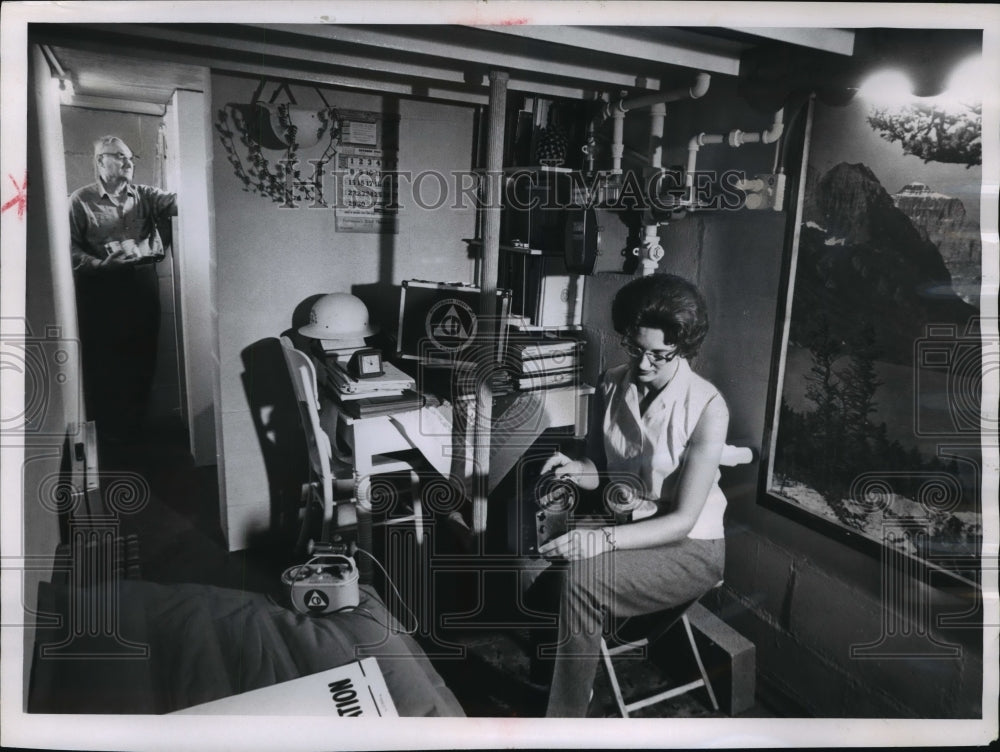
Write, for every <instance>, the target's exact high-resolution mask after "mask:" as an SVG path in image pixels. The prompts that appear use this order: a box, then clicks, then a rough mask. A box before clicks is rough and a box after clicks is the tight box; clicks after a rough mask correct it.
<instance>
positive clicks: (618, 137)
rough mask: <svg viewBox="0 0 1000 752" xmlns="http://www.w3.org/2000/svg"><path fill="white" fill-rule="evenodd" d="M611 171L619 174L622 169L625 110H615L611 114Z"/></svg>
mask: <svg viewBox="0 0 1000 752" xmlns="http://www.w3.org/2000/svg"><path fill="white" fill-rule="evenodd" d="M611 119H612V132H611V173H612V174H613V175H620V174H621V171H622V154H623V153H624V152H625V111H624V110H615V111H614V112H613V113H612V114H611Z"/></svg>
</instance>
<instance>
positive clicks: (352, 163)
mask: <svg viewBox="0 0 1000 752" xmlns="http://www.w3.org/2000/svg"><path fill="white" fill-rule="evenodd" d="M338 115H339V119H340V127H341V132H340V147H339V148H338V150H337V174H338V175H339V176H340V199H339V200H338V202H337V208H336V213H337V225H336V226H337V231H338V232H364V233H396V232H398V221H397V220H398V216H397V215H398V211H399V209H398V202H397V200H396V196H397V185H398V181H397V175H396V168H397V144H398V133H399V117H398V116H393V115H383V114H381V113H376V112H365V111H361V110H340V111H339V112H338Z"/></svg>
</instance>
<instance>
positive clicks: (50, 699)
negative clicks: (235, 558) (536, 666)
mask: <svg viewBox="0 0 1000 752" xmlns="http://www.w3.org/2000/svg"><path fill="white" fill-rule="evenodd" d="M118 585H119V595H118V603H119V608H117V609H114V612H115V613H117V615H118V616H117V618H114V617H112V619H110V620H107V621H108V623H107V624H101V625H100V629H98V630H97V631H98V632H100V634H97V635H94V636H83V637H76V638H74V639H71V640H67V635H69V634H70V626H69V625H71V624H72V623H73V621H74V614H71V613H70V603H71V599H70V598H68V597H67V596H68V593H69V591H68V590H67V588H66V586H63V585H58V584H52V583H43V584H42V585H41V587H40V591H39V603H40V606H41V609H42V611H43V613H45V612H48V613H50V614H53V613H57V614H60V615H62V616H63V617H64V618H62V619H61V622H62V624H61V625H60V626H58V627H48V628H42V627H40V628H39V630H38V637H37V640H36V646H35V661H34V665H33V671H32V677H31V683H30V689H29V701H28V711H29V712H34V713H111V714H127V713H144V714H158V713H170V712H174V711H177V710H181V709H183V708H187V707H190V706H193V705H197V704H200V703H204V702H209V701H212V700H217V699H221V698H224V697H230V696H232V695H235V694H238V693H241V692H246V691H249V690H253V689H260V688H263V687H268V686H271V685H275V684H280V683H281V682H286V681H290V680H293V679H297V678H300V677H303V676H308V675H310V674H314V673H317V672H320V671H325V670H327V669H330V668H334V667H336V666H340V665H343V664H345V663H350V662H352V661H355V660H358V659H360V658H363V657H366V656H369V655H372V656H375V657H376V659H377V661H378V664H379V668H380V669H381V671H382V674H383V676H384V678H385V682H386V685H387V686H388V689H389V693H390V695H391V697H392V699H393V702H394V703H395V705H396V710H397V711H398V713H399V715H400V716H411V717H412V716H462V715H464V713H463V711H462V708H461V706H460V705H459V703H458V701H457V700H456V699H455V696H454V695H453V694H452V692H451V690H449V689H448V687H447V686H446V685H445V683H444V681H443V680H442V678H441V677H440V675H439V674H438V673H437V671H436V670H435V669H434V667H433V666H432V665H431V663H430V661H429V660H428V658H427V656H426V655H425V654H424V652H423V650H422V649H421V647H420V645H419V644H418V643H417V642H416V641H415V640H414V639H413V638H412V637H410V636H409V635H407V634H405V633H403V632H402V630H401V628H400V625H399V623H398V622H397V621H396V620H395V619H393V617H392V616H391V615H390V614H389V613H388V611H387V609H386V607H385V604H384V603H383V602H382V600H381V599H380V598H379V596H378V594H377V593H376V592H375V591H374V589H372V588H371V587H369V586H362V588H361V602H360V604H359V609H358V610H357V611H355V612H346V613H338V614H331V615H329V616H305V615H301V614H298V613H296V612H295V611H293V610H292V609H290V608H288V607H286V606H285V605H282V604H281V603H279V602H277V601H276V600H275V599H273V598H272V597H270V596H268V595H265V594H263V593H255V592H246V591H242V590H235V589H228V588H221V587H215V586H211V585H202V584H157V583H152V582H145V581H141V580H127V579H126V580H121V581H119V583H118ZM72 602H73V603H75V604H78V603H80V602H83V601H80V600H79V599H72ZM74 609H75V616H76V617H77V618H76V621H77V623H79V618H78V617H79V616H80V615H81V613H83V612H81V611H80V610H79V608H78V607H74ZM115 621H117V624H115ZM92 631H93V630H92ZM60 643H62V644H60Z"/></svg>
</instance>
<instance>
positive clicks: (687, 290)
mask: <svg viewBox="0 0 1000 752" xmlns="http://www.w3.org/2000/svg"><path fill="white" fill-rule="evenodd" d="M611 321H612V323H613V324H614V327H615V331H616V332H618V333H619V334H621V335H623V336H625V337H631V336H634V335H635V333H636V331H637V330H638V329H639V327H646V328H648V329H660V330H662V331H663V341H664V342H666V343H668V344H673V345H677V353H678V354H679V355H680V356H681V357H682V358H693V357H694V356H695V355H697V354H698V349H699V348H700V347H701V343H702V342H703V341H704V339H705V335H706V334H708V309H707V307H706V305H705V298H703V297H702V295H701V293H700V292H699V291H698V288H697V287H695V286H694V285H693V284H691V283H690V282H688V281H687V280H686V279H684V278H683V277H678V276H676V275H674V274H651V275H650V276H648V277H639V278H637V279H633V280H632V281H631V282H629V283H628V284H627V285H625V286H624V287H623V288H621V289H620V290H619V291H618V292H617V293H616V294H615V299H614V302H612V303H611Z"/></svg>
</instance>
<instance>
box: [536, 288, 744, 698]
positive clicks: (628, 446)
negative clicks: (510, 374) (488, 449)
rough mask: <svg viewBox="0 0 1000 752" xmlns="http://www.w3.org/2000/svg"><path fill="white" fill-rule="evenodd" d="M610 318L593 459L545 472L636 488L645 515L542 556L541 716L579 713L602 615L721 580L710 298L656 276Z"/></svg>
mask: <svg viewBox="0 0 1000 752" xmlns="http://www.w3.org/2000/svg"><path fill="white" fill-rule="evenodd" d="M611 312H612V321H613V323H614V327H615V330H616V331H617V332H618V333H619V334H621V335H622V336H623V340H622V345H623V347H624V348H625V351H626V352H627V353H628V355H629V359H630V362H629V363H626V364H625V365H622V366H618V367H616V368H611V369H609V370H608V371H607V372H606V373H605V375H604V379H603V383H602V385H601V387H600V389H599V390H598V395H597V396H598V398H599V400H598V404H597V405H596V406H595V408H596V409H595V412H594V415H595V421H594V426H593V428H592V429H591V432H590V433H591V436H590V441H589V442H588V447H589V449H588V454H589V455H590V456H589V457H584V458H581V459H575V460H574V459H570V458H569V457H567V456H566V455H565V454H563V453H561V452H557V453H556V454H555V455H553V456H552V457H550V458H549V459H548V461H547V462H546V463H545V465H544V467H543V468H542V473H543V475H544V474H545V473H547V472H550V471H551V472H553V474H554V476H555V478H557V479H559V480H561V481H564V482H569V483H573V484H576V485H577V486H579V487H580V488H582V489H585V490H594V489H597V488H598V486H599V485H600V481H601V480H606V481H607V482H608V484H610V485H609V486H605V489H606V490H605V493H608V490H607V489H609V488H613V487H614V486H615V485H618V486H619V490H620V488H622V487H631V488H634V489H636V491H637V493H638V494H639V495H641V496H642V497H643V498H642V501H643V503H644V504H645V505H646V507H647V508H648V510H649V511H648V512H647V513H646V514H647V516H643V515H642V514H641V513H639V512H638V511H637V512H636V513H634V514H633V518H632V519H633V520H636V518H640V517H641V519H638V520H637V521H632V522H629V523H627V524H620V525H604V526H602V527H590V528H587V527H582V526H581V527H577V528H575V529H572V530H570V531H569V532H568V533H566V534H565V535H562V536H560V537H558V538H555V539H553V540H551V541H549V542H548V543H546V544H545V545H543V546H542V547H541V548H540V549H539V551H540V553H541V554H542V555H543V556H544V557H545V558H546V559H549V560H550V561H552V562H553V564H555V562H560V563H559V564H555V565H554V566H553V565H550V566H548V568H547V569H546V570H545V571H544V572H543V573H542V574H543V575H544V576H543V577H539V578H538V579H536V580H535V582H534V583H533V584H532V585H531V588H530V590H529V593H528V603H531V604H534V603H538V602H539V593H541V594H542V597H543V598H544V593H547V592H551V591H550V590H548V588H546V586H545V584H544V583H545V581H546V580H549V586H551V585H552V584H553V582H552V579H553V578H555V585H556V587H557V592H558V594H559V595H558V599H559V601H558V603H559V618H558V637H557V639H556V642H555V645H554V646H553V645H551V644H550V645H549V646H548V650H546V646H545V645H541V646H539V647H540V650H541V652H540V655H541V656H542V658H543V659H544V657H545V656H546V653H548V655H549V656H552V655H553V654H554V662H552V661H550V663H549V665H550V666H551V668H552V678H551V686H550V690H549V700H548V708H547V713H546V714H547V715H548V716H556V717H567V716H568V717H574V716H585V715H586V712H587V707H588V705H589V700H590V696H591V688H592V686H593V683H594V675H595V673H596V670H597V661H598V657H599V644H600V637H601V629H602V624H603V621H604V617H605V613H609V614H612V615H615V616H635V615H638V614H646V613H652V612H655V611H659V610H661V609H665V608H669V607H671V606H676V605H679V604H682V603H685V602H688V601H691V600H694V599H697V598H699V597H701V596H702V595H703V594H705V593H706V592H708V591H709V590H710V589H711V588H712V587H713V586H714V585H715V584H716V583H718V582H719V580H721V579H722V574H723V564H724V558H725V543H724V540H723V526H722V515H723V512H724V511H725V507H726V499H725V496H724V495H723V493H722V491H721V490H720V488H719V486H718V478H719V459H720V456H721V454H722V450H723V446H724V444H725V440H726V432H727V429H728V426H729V411H728V409H727V407H726V403H725V401H724V399H723V398H722V395H720V394H719V392H718V390H717V389H716V388H715V387H714V386H712V385H711V384H710V383H709V382H708V381H706V380H705V379H703V378H701V377H700V376H698V375H697V374H695V373H694V372H693V371H692V370H691V366H690V365H689V359H691V358H692V357H693V356H694V355H695V354H697V352H698V349H699V347H700V345H701V343H702V341H703V340H704V338H705V335H706V333H707V331H708V317H707V313H706V307H705V301H704V299H703V298H702V296H701V294H700V293H699V292H698V290H697V288H695V287H694V286H693V285H692V284H691V283H689V282H687V281H686V280H684V279H682V278H680V277H677V276H674V275H670V274H657V275H653V276H648V277H641V278H638V279H635V280H633V281H631V282H629V283H628V284H627V285H625V286H624V287H623V288H622V289H621V290H620V291H619V292H618V294H617V295H616V296H615V299H614V302H613V303H612V309H611ZM611 492H612V493H614V492H615V491H613V490H612V491H611ZM563 562H564V563H563ZM552 605H554V604H552V603H550V604H549V607H551V606H552Z"/></svg>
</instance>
